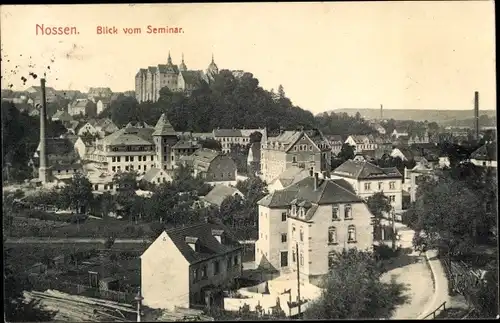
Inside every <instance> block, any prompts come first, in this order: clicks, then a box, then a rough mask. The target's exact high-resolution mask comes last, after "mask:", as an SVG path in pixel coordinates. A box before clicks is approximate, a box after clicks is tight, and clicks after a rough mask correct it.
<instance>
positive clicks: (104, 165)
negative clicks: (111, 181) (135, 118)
mask: <svg viewBox="0 0 500 323" xmlns="http://www.w3.org/2000/svg"><path fill="white" fill-rule="evenodd" d="M177 141H178V138H177V133H176V132H175V131H174V129H173V128H172V125H170V122H168V120H167V118H166V116H165V114H163V115H161V117H160V119H159V120H158V123H157V124H156V126H155V127H154V128H152V127H149V126H148V125H147V124H132V123H129V124H128V125H127V126H126V127H125V128H122V129H120V130H118V131H116V132H114V133H112V134H110V135H108V136H106V137H104V138H103V139H100V140H97V142H96V145H95V150H94V151H93V152H92V153H90V155H89V154H88V157H87V158H89V159H90V160H92V161H94V162H96V163H97V164H98V165H99V166H100V169H101V170H105V171H107V172H108V173H115V172H118V171H132V170H134V171H138V172H139V173H146V172H147V171H148V170H150V169H151V168H158V169H162V170H165V171H166V170H171V169H173V165H174V160H175V158H174V156H173V149H172V147H173V146H174V145H175V144H176V143H177Z"/></svg>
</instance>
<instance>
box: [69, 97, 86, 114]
mask: <svg viewBox="0 0 500 323" xmlns="http://www.w3.org/2000/svg"><path fill="white" fill-rule="evenodd" d="M88 103H89V100H88V99H76V100H75V101H73V102H71V103H69V104H68V113H69V114H70V115H72V116H77V115H87V104H88Z"/></svg>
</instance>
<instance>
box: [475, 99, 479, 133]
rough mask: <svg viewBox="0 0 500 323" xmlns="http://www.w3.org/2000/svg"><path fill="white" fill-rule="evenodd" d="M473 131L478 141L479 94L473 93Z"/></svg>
mask: <svg viewBox="0 0 500 323" xmlns="http://www.w3.org/2000/svg"><path fill="white" fill-rule="evenodd" d="M474 131H475V133H474V134H475V136H476V140H479V92H478V91H476V92H474Z"/></svg>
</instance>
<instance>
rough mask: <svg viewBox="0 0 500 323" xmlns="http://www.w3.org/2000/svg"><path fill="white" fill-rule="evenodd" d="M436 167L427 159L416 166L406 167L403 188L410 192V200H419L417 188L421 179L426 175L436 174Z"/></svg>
mask: <svg viewBox="0 0 500 323" xmlns="http://www.w3.org/2000/svg"><path fill="white" fill-rule="evenodd" d="M434 174H435V168H434V165H433V164H432V163H427V162H426V160H422V161H420V162H417V164H416V165H415V167H413V168H412V169H407V168H406V167H405V172H404V182H403V190H405V191H406V192H408V193H409V194H410V202H415V201H416V200H417V188H418V184H419V181H420V179H421V178H422V177H425V176H434Z"/></svg>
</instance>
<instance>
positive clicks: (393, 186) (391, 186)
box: [389, 182, 396, 190]
mask: <svg viewBox="0 0 500 323" xmlns="http://www.w3.org/2000/svg"><path fill="white" fill-rule="evenodd" d="M395 188H396V182H389V189H391V190H393V189H395Z"/></svg>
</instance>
